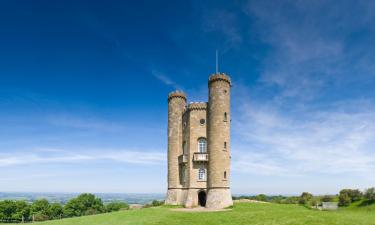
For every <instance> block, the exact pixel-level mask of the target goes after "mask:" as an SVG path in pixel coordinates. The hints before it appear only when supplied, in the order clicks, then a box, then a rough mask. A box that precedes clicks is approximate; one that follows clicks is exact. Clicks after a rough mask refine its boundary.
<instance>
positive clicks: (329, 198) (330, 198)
mask: <svg viewBox="0 0 375 225" xmlns="http://www.w3.org/2000/svg"><path fill="white" fill-rule="evenodd" d="M320 201H321V202H332V201H333V196H331V195H324V196H322V197H321V199H320Z"/></svg>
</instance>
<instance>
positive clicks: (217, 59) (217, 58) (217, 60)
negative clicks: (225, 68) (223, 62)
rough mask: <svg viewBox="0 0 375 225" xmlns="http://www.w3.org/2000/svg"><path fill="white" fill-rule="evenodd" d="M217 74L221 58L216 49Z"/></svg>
mask: <svg viewBox="0 0 375 225" xmlns="http://www.w3.org/2000/svg"><path fill="white" fill-rule="evenodd" d="M216 73H219V57H218V51H217V49H216Z"/></svg>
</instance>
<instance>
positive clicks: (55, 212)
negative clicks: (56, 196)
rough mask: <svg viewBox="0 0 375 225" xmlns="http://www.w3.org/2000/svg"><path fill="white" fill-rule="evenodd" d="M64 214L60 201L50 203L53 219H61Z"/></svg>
mask: <svg viewBox="0 0 375 225" xmlns="http://www.w3.org/2000/svg"><path fill="white" fill-rule="evenodd" d="M63 215H64V210H63V207H62V206H61V205H60V204H59V203H52V204H51V205H50V217H51V219H61V218H62V217H63Z"/></svg>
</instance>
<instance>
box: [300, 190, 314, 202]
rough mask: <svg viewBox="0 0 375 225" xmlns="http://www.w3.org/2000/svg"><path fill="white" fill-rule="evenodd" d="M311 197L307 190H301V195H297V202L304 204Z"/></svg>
mask: <svg viewBox="0 0 375 225" xmlns="http://www.w3.org/2000/svg"><path fill="white" fill-rule="evenodd" d="M312 198H313V195H312V194H310V193H308V192H303V193H302V194H301V196H300V197H299V201H298V202H299V204H301V205H306V204H307V203H308V202H309V201H310V200H311V199H312Z"/></svg>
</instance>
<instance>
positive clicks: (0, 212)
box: [0, 200, 17, 221]
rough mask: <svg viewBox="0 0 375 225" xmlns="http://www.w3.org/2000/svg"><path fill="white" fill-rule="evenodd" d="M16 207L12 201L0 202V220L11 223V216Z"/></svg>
mask: <svg viewBox="0 0 375 225" xmlns="http://www.w3.org/2000/svg"><path fill="white" fill-rule="evenodd" d="M16 210H17V206H16V204H15V202H14V201H11V200H5V201H1V202H0V219H1V220H4V221H11V220H12V216H13V214H14V213H15V212H16Z"/></svg>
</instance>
